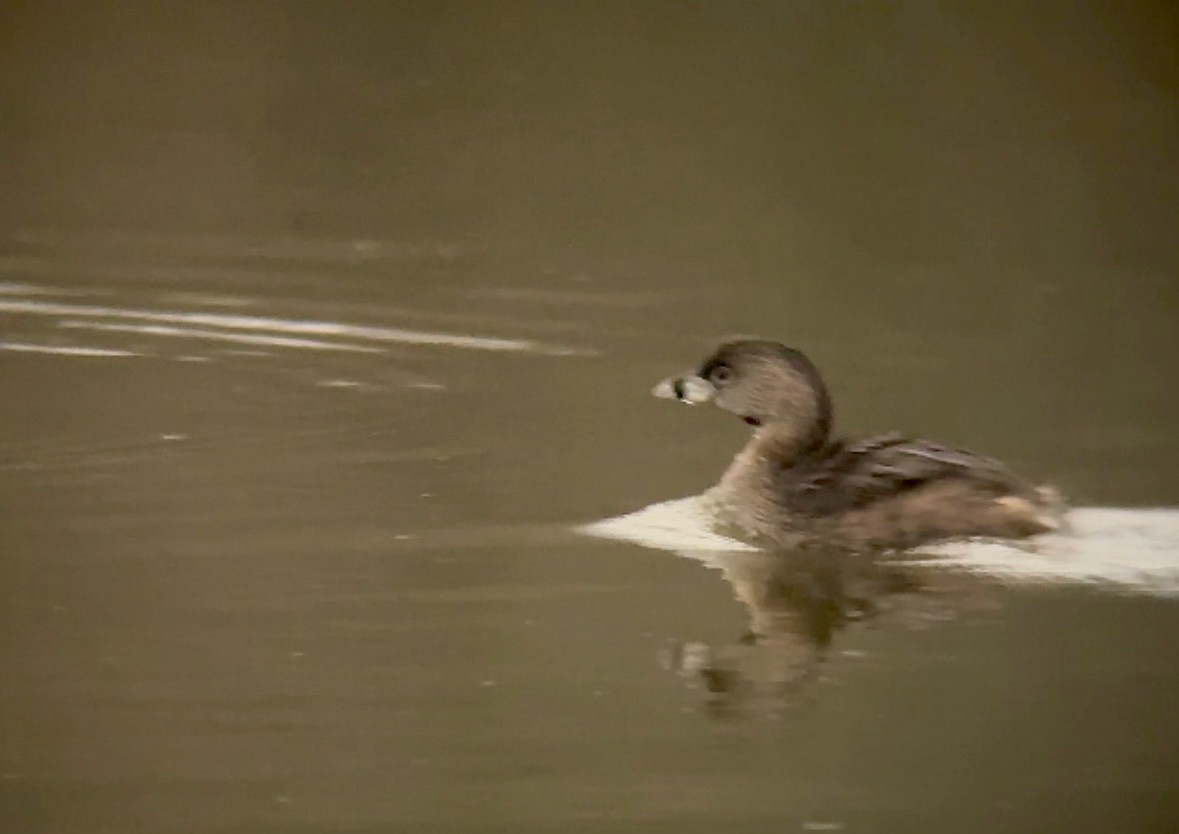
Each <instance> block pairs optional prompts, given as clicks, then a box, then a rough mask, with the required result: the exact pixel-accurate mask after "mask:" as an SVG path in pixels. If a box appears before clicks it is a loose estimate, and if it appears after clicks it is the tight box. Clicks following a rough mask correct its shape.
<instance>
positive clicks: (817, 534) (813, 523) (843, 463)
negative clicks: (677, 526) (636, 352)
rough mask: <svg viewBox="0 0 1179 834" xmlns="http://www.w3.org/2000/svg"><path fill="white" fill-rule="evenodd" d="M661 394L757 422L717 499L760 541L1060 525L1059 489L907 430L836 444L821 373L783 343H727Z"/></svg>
mask: <svg viewBox="0 0 1179 834" xmlns="http://www.w3.org/2000/svg"><path fill="white" fill-rule="evenodd" d="M656 393H657V394H659V395H660V396H673V397H676V398H678V399H682V400H685V401H687V402H702V401H705V400H711V401H713V402H715V403H716V404H717V405H718V406H720V407H721V408H723V409H725V410H728V411H732V412H734V413H736V414H738V416H740V417H741V418H742V419H743V420H744V421H745V422H746V423H749V424H750V425H752V426H754V431H753V436H752V437H751V438H750V439H749V441H748V443H747V444H746V445H745V447H744V448H743V449H742V450H741V452H740V453H738V455H737V456H736V458H734V460H733V462H732V463H731V464H730V465H729V467H728V469H727V470H726V471H725V473H724V475H723V476H722V477H721V479H720V482H719V483H718V484H717V485H716V486H715V487H713V488H712V490H710V491H709V497H710V498H711V499H712V503H713V504H714V505H715V506H716V507H717V508H718V510H719V513H720V515H721V516H722V517H723V518H724V519H725V520H726V521H729V522H731V523H734V524H736V525H738V526H740V527H741V528H743V529H744V530H745V531H746V532H747V533H749V534H750V535H752V536H754V537H756V538H759V539H763V540H768V541H771V542H777V543H780V544H794V543H797V542H798V541H799V540H800V539H808V538H817V539H821V540H823V541H825V542H827V543H832V544H837V545H841V546H847V547H854V548H874V549H900V548H908V547H913V546H916V545H920V544H924V543H927V542H931V541H938V540H944V539H953V538H964V537H975V536H985V537H1000V538H1024V537H1027V536H1031V535H1034V534H1037V533H1042V532H1046V531H1048V530H1051V529H1054V528H1055V527H1056V526H1057V525H1058V522H1059V514H1060V507H1061V501H1060V498H1059V496H1058V495H1057V493H1056V492H1055V490H1053V489H1051V488H1049V487H1044V486H1038V485H1036V484H1033V483H1031V482H1030V481H1027V480H1025V479H1024V478H1022V477H1020V476H1018V475H1016V474H1015V473H1014V472H1012V471H1011V470H1010V469H1009V468H1008V467H1007V466H1005V465H1004V464H1002V463H1000V462H999V461H996V460H993V459H990V458H986V457H983V456H981V455H977V454H974V453H972V452H968V451H964V450H961V449H954V448H950V447H948V446H944V445H941V444H938V443H935V442H933V441H929V440H922V439H917V438H909V437H906V436H904V435H900V434H896V433H891V434H884V435H879V436H876V437H870V438H867V439H864V440H858V441H848V440H841V439H837V438H833V437H832V433H831V428H832V422H833V420H832V408H831V402H830V396H829V394H828V392H827V388H826V386H825V384H824V383H823V381H822V378H821V377H820V376H819V373H818V371H817V370H816V369H815V367H814V365H813V364H812V363H811V362H810V360H809V359H807V358H806V356H805V355H803V354H802V353H800V352H799V351H796V350H793V349H791V348H787V347H785V346H783V345H779V344H777V343H774V342H765V341H756V340H746V341H739V342H730V343H727V344H725V345H722V346H721V347H720V348H719V349H718V350H717V351H716V352H715V353H714V354H713V355H712V356H711V357H709V358H708V359H707V360H706V361H705V362H704V363H703V364H702V365H701V366H700V368H699V370H698V371H697V372H696V373H695V374H693V375H690V376H683V377H679V378H673V379H670V380H665V381H664V382H663V383H660V386H657V388H656Z"/></svg>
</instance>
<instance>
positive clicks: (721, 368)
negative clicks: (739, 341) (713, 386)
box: [709, 365, 733, 383]
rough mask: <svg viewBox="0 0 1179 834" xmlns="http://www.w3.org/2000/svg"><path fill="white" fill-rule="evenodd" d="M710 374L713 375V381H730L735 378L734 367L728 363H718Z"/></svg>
mask: <svg viewBox="0 0 1179 834" xmlns="http://www.w3.org/2000/svg"><path fill="white" fill-rule="evenodd" d="M709 376H710V377H712V381H713V382H721V383H724V382H728V381H729V380H730V379H732V378H733V369H732V368H730V367H729V366H728V365H717V366H716V367H715V368H713V369H712V373H710V374H709Z"/></svg>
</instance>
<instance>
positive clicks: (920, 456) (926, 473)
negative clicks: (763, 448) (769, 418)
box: [780, 433, 1035, 515]
mask: <svg viewBox="0 0 1179 834" xmlns="http://www.w3.org/2000/svg"><path fill="white" fill-rule="evenodd" d="M951 478H953V479H957V480H959V481H964V482H968V483H969V484H970V485H971V486H973V487H974V488H975V489H977V490H978V491H980V492H984V493H990V494H993V495H996V496H999V495H1031V494H1034V491H1035V488H1034V486H1033V485H1032V484H1029V483H1027V482H1026V481H1024V480H1023V479H1022V478H1020V477H1018V476H1017V475H1015V474H1014V473H1013V472H1011V470H1009V469H1008V468H1007V467H1006V466H1004V465H1003V464H1002V463H1000V462H998V461H996V460H993V459H991V458H987V457H984V456H982V455H976V454H974V453H973V452H968V451H965V450H963V449H955V448H952V447H949V446H942V445H940V444H938V443H933V442H931V441H928V440H920V439H914V438H908V437H905V436H904V435H901V434H898V433H892V434H884V435H878V436H876V437H870V438H867V439H865V440H861V441H857V442H854V443H847V442H839V443H833V444H831V445H829V446H828V447H826V448H825V449H823V450H822V451H821V452H819V453H818V454H816V455H814V456H812V457H811V458H810V459H808V460H802V461H798V462H797V463H796V464H795V465H794V466H792V467H790V468H789V469H786V470H783V471H782V483H781V484H780V495H781V497H782V498H783V499H784V500H785V501H786V502H787V503H788V504H790V505H792V506H794V507H796V508H797V509H799V510H801V511H805V512H809V513H812V514H815V515H827V514H830V513H835V512H842V511H846V510H852V509H857V508H861V507H864V506H866V505H869V504H872V503H873V502H876V501H879V500H882V499H886V498H894V497H898V496H900V495H903V494H904V493H907V492H911V491H913V490H917V489H920V488H922V487H926V486H929V485H931V484H933V483H935V482H937V481H943V480H947V479H951Z"/></svg>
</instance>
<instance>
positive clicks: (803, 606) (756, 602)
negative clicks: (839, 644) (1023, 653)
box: [660, 547, 987, 715]
mask: <svg viewBox="0 0 1179 834" xmlns="http://www.w3.org/2000/svg"><path fill="white" fill-rule="evenodd" d="M685 555H687V554H685ZM700 557H701V554H699V553H695V554H692V558H694V559H699V558H700ZM706 561H707V563H708V564H710V566H712V567H714V568H716V569H718V570H720V572H721V573H722V574H723V575H724V578H725V579H726V581H728V583H729V584H730V585H731V586H732V589H733V594H734V596H735V597H736V599H737V601H738V602H740V603H741V604H742V605H743V606H745V608H746V611H747V614H748V627H747V628H746V630H745V631H744V633H743V634H741V635H740V636H739V637H738V638H737V639H736V640H735V641H733V642H731V643H725V644H719V645H713V644H709V643H705V642H700V641H676V642H674V643H672V644H671V645H670V646H668V647H666V648H665V649H664V650H663V651H662V652H661V653H660V661H661V662H662V664H663V665H664V666H665V668H667V669H669V670H671V671H674V672H676V673H677V674H679V675H680V676H681V677H683V678H684V679H686V680H687V681H688V682H689V684H690V685H692V686H693V687H699V688H701V689H703V690H704V691H705V692H706V693H707V697H706V701H705V704H706V706H707V708H708V710H709V711H710V712H712V713H714V714H717V715H729V714H733V713H735V712H742V711H752V712H754V713H760V714H767V715H777V714H780V713H781V712H782V711H783V710H785V709H788V708H789V707H790V706H791V705H793V704H796V703H797V702H798V700H799V698H800V696H801V695H802V694H803V693H804V692H806V691H807V690H808V689H809V686H810V685H811V684H812V683H814V682H816V681H817V680H818V679H819V678H820V677H821V673H822V669H823V666H824V664H825V662H826V660H827V659H828V657H829V655H830V653H831V651H832V649H833V645H834V643H835V639H836V637H837V635H838V634H839V632H841V631H842V630H843V629H845V628H848V627H849V626H854V625H855V624H858V623H865V622H869V621H872V622H876V623H879V624H885V623H887V624H889V625H894V626H898V627H902V628H904V627H907V628H925V627H928V626H930V625H933V624H936V623H939V622H945V621H946V620H949V619H953V618H954V617H955V616H956V615H957V613H958V612H960V611H962V610H964V609H966V608H978V607H983V606H984V605H985V604H986V599H987V596H986V594H985V585H983V584H981V583H979V582H978V581H977V580H974V579H971V578H970V577H966V576H962V575H953V574H944V573H940V574H939V573H935V572H931V571H928V570H922V569H920V568H919V567H916V566H914V565H906V564H905V563H904V562H903V561H898V559H897V556H896V555H895V554H892V555H891V556H889V557H885V556H883V555H881V554H870V553H850V552H839V551H832V550H830V549H827V548H818V547H816V548H805V549H798V550H792V551H779V552H774V553H769V552H760V551H744V552H741V551H737V552H716V553H711V554H709V556H708V558H707V559H706Z"/></svg>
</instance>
